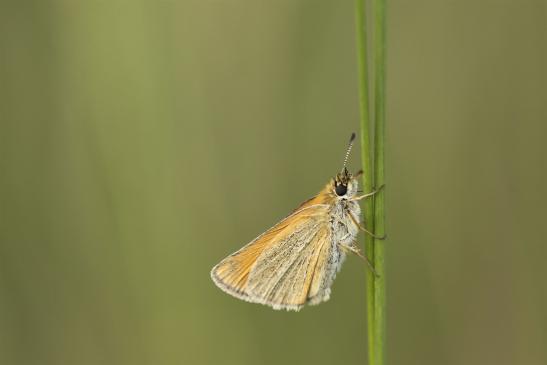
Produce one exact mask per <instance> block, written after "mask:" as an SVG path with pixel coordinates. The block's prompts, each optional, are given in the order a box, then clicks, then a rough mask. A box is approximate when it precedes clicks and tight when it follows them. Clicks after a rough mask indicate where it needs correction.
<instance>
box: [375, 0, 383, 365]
mask: <svg viewBox="0 0 547 365" xmlns="http://www.w3.org/2000/svg"><path fill="white" fill-rule="evenodd" d="M374 19H375V20H374V26H375V27H374V28H375V29H374V151H375V152H374V185H375V186H376V187H380V186H382V185H384V183H385V182H384V140H385V120H386V117H385V116H386V112H385V105H386V0H375V1H374ZM384 194H385V189H382V190H380V191H379V193H378V194H377V195H376V196H375V197H374V233H375V234H376V235H378V236H383V235H384V234H385V207H384ZM374 268H375V270H376V272H377V274H378V277H377V278H376V280H375V282H374V340H373V343H374V356H375V357H374V363H373V364H374V365H383V364H384V363H385V361H384V360H385V353H386V351H385V343H386V341H385V340H386V268H385V241H384V240H375V241H374Z"/></svg>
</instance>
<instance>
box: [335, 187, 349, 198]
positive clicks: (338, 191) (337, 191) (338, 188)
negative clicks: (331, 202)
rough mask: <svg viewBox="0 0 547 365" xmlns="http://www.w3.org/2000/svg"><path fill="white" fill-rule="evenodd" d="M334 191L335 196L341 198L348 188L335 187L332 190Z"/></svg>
mask: <svg viewBox="0 0 547 365" xmlns="http://www.w3.org/2000/svg"><path fill="white" fill-rule="evenodd" d="M334 190H335V191H336V195H338V196H342V195H345V194H346V192H347V191H348V187H347V186H346V185H342V184H340V185H336V188H335V189H334Z"/></svg>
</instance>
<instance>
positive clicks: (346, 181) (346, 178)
mask: <svg viewBox="0 0 547 365" xmlns="http://www.w3.org/2000/svg"><path fill="white" fill-rule="evenodd" d="M357 186H358V183H357V179H356V177H355V176H353V175H352V174H351V173H350V172H349V171H348V169H347V168H345V167H344V168H343V169H342V171H341V172H339V173H338V174H337V175H336V177H335V178H334V179H333V180H332V192H333V193H334V194H335V195H336V196H337V197H338V198H340V199H348V198H351V197H353V196H354V195H355V193H357Z"/></svg>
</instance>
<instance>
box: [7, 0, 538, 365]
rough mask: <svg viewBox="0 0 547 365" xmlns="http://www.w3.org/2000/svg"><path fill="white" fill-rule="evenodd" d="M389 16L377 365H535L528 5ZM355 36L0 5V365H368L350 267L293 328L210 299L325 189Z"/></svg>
mask: <svg viewBox="0 0 547 365" xmlns="http://www.w3.org/2000/svg"><path fill="white" fill-rule="evenodd" d="M388 11H389V13H388V16H389V21H388V58H389V64H388V109H387V117H388V127H387V168H388V170H387V190H386V191H387V195H386V197H387V201H388V202H387V203H388V205H387V214H388V217H387V219H388V226H387V227H388V235H389V240H388V241H387V244H388V247H389V248H388V266H389V267H388V280H389V283H388V285H389V288H388V317H389V318H388V321H389V322H388V331H389V332H388V358H389V363H390V364H526V365H529V364H538V365H539V364H545V363H547V348H546V344H547V287H546V283H545V279H546V278H547V266H546V264H545V261H546V259H547V250H546V249H545V244H546V241H547V240H546V238H547V228H546V227H547V224H546V223H545V217H546V213H545V206H546V204H547V200H546V196H547V194H546V193H547V191H546V190H547V188H546V186H547V179H546V178H547V163H546V162H547V161H546V159H547V149H546V148H545V143H546V142H545V140H546V139H547V125H546V122H547V113H546V111H547V107H546V106H545V104H546V103H547V87H546V64H547V58H546V48H547V47H546V46H547V37H546V33H547V32H546V28H547V27H546V23H547V5H546V2H545V1H544V0H521V1H512V0H497V1H493V0H491V1H479V2H477V1H470V0H465V1H443V2H439V1H434V0H427V1H426V0H424V1H402V0H398V1H396V0H392V1H389V8H388ZM353 24H354V14H353V1H312V0H290V1H289V0H283V1H268V2H266V1H251V0H248V1H243V0H234V1H222V0H216V1H215V0H193V1H190V0H186V1H149V2H118V1H67V0H65V1H11V2H8V1H2V2H1V5H0V52H1V55H0V85H1V86H0V363H1V364H16V365H19V364H22V365H26V364H29V365H33V364H78V365H80V364H82V365H83V364H280V363H284V364H311V363H313V364H333V363H340V364H365V363H366V347H365V344H366V341H365V325H366V324H365V289H364V285H365V280H364V275H365V270H366V268H365V265H363V264H362V262H360V261H359V260H358V259H355V258H353V257H350V258H349V259H348V261H347V263H346V264H345V265H344V269H343V270H342V272H341V273H340V275H339V276H338V278H337V280H336V282H335V284H334V287H333V296H332V299H331V300H330V301H329V302H327V303H325V304H322V305H320V306H317V307H307V308H305V309H304V310H302V311H301V312H299V313H286V312H276V311H273V310H271V309H269V308H267V307H263V306H260V305H255V304H248V303H245V302H241V301H238V300H235V299H233V298H231V297H229V296H228V295H226V294H224V293H222V292H221V291H220V290H218V289H217V288H216V287H215V286H214V285H213V283H212V282H211V280H210V278H209V270H210V268H211V267H212V266H213V265H214V264H215V263H216V262H217V261H218V260H220V259H221V258H223V257H224V256H225V255H227V254H228V253H230V252H232V251H234V250H236V249H238V248H239V247H240V246H242V245H243V244H245V243H247V242H248V241H250V240H251V239H252V238H254V237H255V236H256V235H258V234H259V233H261V232H262V231H263V230H264V229H266V228H268V227H270V226H271V225H272V224H273V223H274V222H276V221H277V220H279V219H280V218H281V217H283V216H284V215H285V214H287V213H288V212H289V211H290V210H292V209H293V208H294V207H295V206H296V205H297V204H299V203H300V202H301V201H303V200H304V199H306V198H308V197H310V196H311V195H313V194H315V193H316V192H317V191H318V190H319V189H320V188H322V187H323V185H324V184H325V183H326V181H327V179H328V178H329V177H331V176H333V174H335V173H336V172H337V171H338V170H339V168H340V165H341V161H342V158H343V154H344V149H345V145H346V142H347V138H348V136H349V135H350V133H351V132H352V131H356V130H358V125H359V123H358V104H357V94H358V90H357V81H356V68H357V66H356V55H355V49H354V46H355V35H354V27H353ZM358 156H359V154H358V153H354V154H353V157H352V158H351V162H350V165H351V167H352V169H357V168H358V167H359V159H358Z"/></svg>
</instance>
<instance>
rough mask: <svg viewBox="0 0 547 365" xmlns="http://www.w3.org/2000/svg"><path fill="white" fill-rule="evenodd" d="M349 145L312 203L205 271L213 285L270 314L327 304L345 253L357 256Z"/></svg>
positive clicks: (357, 212)
mask: <svg viewBox="0 0 547 365" xmlns="http://www.w3.org/2000/svg"><path fill="white" fill-rule="evenodd" d="M354 139H355V133H353V134H352V136H351V138H350V142H349V145H348V148H347V151H346V155H345V158H344V165H343V168H342V170H341V172H339V173H338V174H337V175H336V176H335V177H334V178H332V179H331V180H330V181H329V182H328V184H327V185H326V186H325V187H324V188H323V189H322V190H321V191H320V192H319V193H318V194H317V195H316V196H314V197H313V198H311V199H309V200H306V201H305V202H304V203H302V204H300V206H298V207H297V208H296V209H295V210H294V211H293V212H292V213H291V214H289V215H288V216H287V217H286V218H284V219H283V220H281V221H280V222H279V223H277V224H276V225H274V226H273V227H272V228H270V229H268V230H267V231H266V232H264V233H262V234H261V235H260V236H258V237H257V238H255V239H254V240H252V241H251V242H250V243H248V244H247V245H245V246H244V247H243V248H241V249H240V250H239V251H236V252H234V253H233V254H231V255H230V256H228V257H226V258H225V259H224V260H222V261H221V262H220V263H219V264H217V265H216V266H215V267H213V269H212V270H211V278H212V279H213V282H214V283H215V284H216V285H217V286H218V287H219V288H220V289H222V290H223V291H225V292H226V293H228V294H230V295H232V296H234V297H236V298H239V299H242V300H245V301H248V302H252V303H260V304H265V305H268V306H270V307H272V308H273V309H286V310H294V311H298V310H300V309H301V308H302V307H303V306H304V305H306V304H309V305H315V304H319V303H321V302H324V301H327V300H328V299H329V298H330V293H331V286H332V284H333V281H334V279H335V277H336V274H337V273H338V271H339V270H340V268H341V267H342V263H343V262H344V260H345V257H346V253H347V252H352V253H354V254H356V255H358V256H360V257H361V258H363V259H365V260H366V261H367V263H368V264H369V266H370V267H371V269H372V270H373V268H372V266H371V264H370V262H369V261H368V259H367V258H366V257H364V256H363V255H361V253H360V252H359V249H358V248H357V247H356V246H355V239H356V236H357V234H358V232H359V230H362V231H365V232H367V233H369V234H372V233H370V232H368V231H367V230H366V229H365V228H363V227H362V226H361V224H360V223H359V222H360V220H361V208H360V206H359V200H361V199H363V198H366V197H369V196H372V195H374V194H375V193H376V191H373V192H371V193H368V194H364V195H358V181H357V178H358V177H359V176H360V175H361V174H362V171H359V172H357V173H356V174H355V175H352V174H351V173H350V172H349V171H348V169H347V168H346V163H347V160H348V157H349V154H350V151H351V147H352V145H353V141H354Z"/></svg>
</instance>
